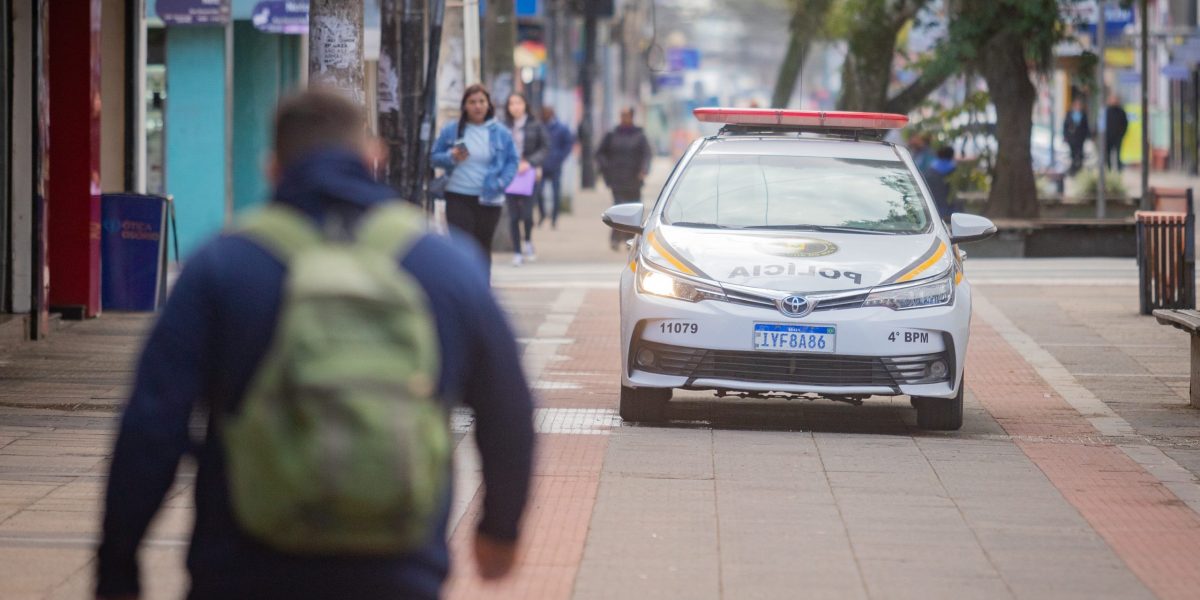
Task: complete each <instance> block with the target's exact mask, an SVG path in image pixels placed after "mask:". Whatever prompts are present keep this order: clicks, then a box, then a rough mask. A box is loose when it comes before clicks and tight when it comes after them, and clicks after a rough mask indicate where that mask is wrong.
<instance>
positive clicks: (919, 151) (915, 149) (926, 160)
mask: <svg viewBox="0 0 1200 600" xmlns="http://www.w3.org/2000/svg"><path fill="white" fill-rule="evenodd" d="M908 152H909V153H910V154H912V158H913V163H914V164H915V165H916V166H917V172H918V173H924V172H925V171H926V170H928V169H929V165H931V164H933V159H934V154H933V149H932V148H930V147H929V136H928V135H926V134H924V133H915V132H914V133H913V134H912V135H909V136H908Z"/></svg>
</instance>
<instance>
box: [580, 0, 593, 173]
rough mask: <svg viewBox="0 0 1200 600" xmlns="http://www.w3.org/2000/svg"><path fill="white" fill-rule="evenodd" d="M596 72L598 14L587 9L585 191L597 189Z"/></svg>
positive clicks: (582, 83)
mask: <svg viewBox="0 0 1200 600" xmlns="http://www.w3.org/2000/svg"><path fill="white" fill-rule="evenodd" d="M595 70H596V12H595V10H593V9H591V8H590V7H588V8H585V12H584V17H583V64H582V65H580V67H579V88H580V96H581V99H582V101H583V102H582V104H583V114H582V115H580V118H579V170H580V183H581V185H582V186H583V188H584V189H589V190H590V189H592V188H594V187H596V164H595V162H594V161H593V160H592V158H593V157H592V136H593V131H592V75H593V73H594V72H595Z"/></svg>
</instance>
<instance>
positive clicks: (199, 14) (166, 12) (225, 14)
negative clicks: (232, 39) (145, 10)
mask: <svg viewBox="0 0 1200 600" xmlns="http://www.w3.org/2000/svg"><path fill="white" fill-rule="evenodd" d="M229 2H230V0H156V1H155V3H154V12H155V13H157V14H158V18H160V19H162V20H163V22H164V23H166V24H167V25H225V24H228V23H229V19H230V16H229Z"/></svg>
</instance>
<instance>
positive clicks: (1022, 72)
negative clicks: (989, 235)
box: [979, 32, 1038, 218]
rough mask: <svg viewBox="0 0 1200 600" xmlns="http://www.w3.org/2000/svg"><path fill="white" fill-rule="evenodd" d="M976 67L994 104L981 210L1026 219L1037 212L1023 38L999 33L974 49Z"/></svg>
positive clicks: (1030, 90) (1033, 93)
mask: <svg viewBox="0 0 1200 600" xmlns="http://www.w3.org/2000/svg"><path fill="white" fill-rule="evenodd" d="M979 66H980V71H981V72H982V73H983V77H984V79H986V80H987V85H988V91H989V93H990V94H991V97H992V103H993V104H994V105H995V106H996V123H997V124H998V125H999V126H998V127H997V128H996V142H997V152H996V171H995V173H994V175H993V176H992V189H991V192H989V193H988V204H987V210H986V213H987V215H988V216H992V217H1013V218H1030V217H1036V216H1037V215H1038V200H1037V184H1036V183H1035V182H1034V178H1033V157H1032V155H1031V153H1030V149H1029V144H1030V141H1029V140H1030V137H1031V135H1032V132H1033V105H1034V102H1035V101H1036V100H1037V90H1035V89H1034V87H1033V82H1032V81H1030V79H1029V66H1028V65H1027V64H1026V62H1025V45H1024V42H1023V41H1022V40H1021V39H1020V38H1019V37H1018V36H1017V35H1016V34H1015V33H1010V32H1005V33H1001V34H999V35H997V36H996V37H994V38H992V40H991V41H989V42H988V43H987V44H985V45H984V47H983V49H982V52H980V60H979Z"/></svg>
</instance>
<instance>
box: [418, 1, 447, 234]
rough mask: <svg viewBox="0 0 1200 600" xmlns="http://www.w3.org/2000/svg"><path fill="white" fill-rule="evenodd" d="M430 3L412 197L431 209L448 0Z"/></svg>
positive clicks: (419, 203)
mask: <svg viewBox="0 0 1200 600" xmlns="http://www.w3.org/2000/svg"><path fill="white" fill-rule="evenodd" d="M430 5H431V6H430V7H429V8H430V28H429V60H428V61H427V64H426V71H425V82H426V85H425V91H424V97H423V98H422V104H423V106H422V108H421V113H420V116H419V119H420V133H419V139H418V140H417V155H416V161H415V163H416V165H415V167H414V175H413V177H412V188H411V191H410V192H409V200H410V201H412V202H415V203H416V204H418V205H421V206H425V208H426V209H427V210H429V211H432V210H433V206H432V205H429V206H426V199H425V185H424V183H425V177H426V176H427V175H429V150H430V145H431V144H432V143H433V123H434V120H435V118H436V116H437V70H438V61H439V59H440V58H441V49H442V25H443V22H444V21H445V18H446V2H445V0H430Z"/></svg>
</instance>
